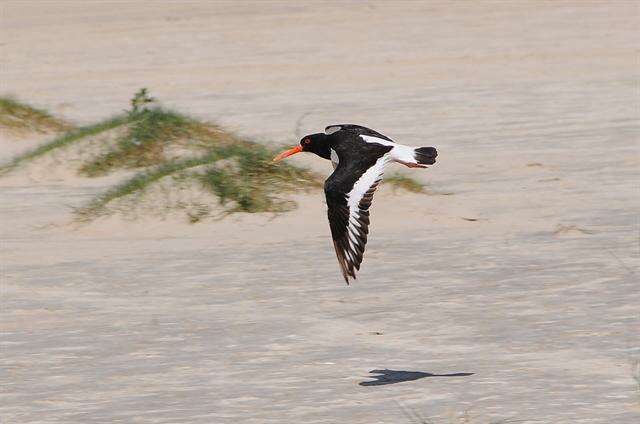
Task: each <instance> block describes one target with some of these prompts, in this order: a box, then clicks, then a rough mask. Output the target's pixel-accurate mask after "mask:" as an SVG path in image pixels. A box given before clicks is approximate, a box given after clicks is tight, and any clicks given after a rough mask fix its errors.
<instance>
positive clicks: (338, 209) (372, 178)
mask: <svg viewBox="0 0 640 424" xmlns="http://www.w3.org/2000/svg"><path fill="white" fill-rule="evenodd" d="M381 147H382V146H381ZM387 151H388V149H383V150H382V151H381V152H380V153H381V154H380V155H379V156H377V157H371V156H369V159H368V161H369V162H367V159H362V156H361V157H360V158H361V159H357V158H355V157H350V158H342V157H341V158H340V162H339V164H338V167H337V168H336V169H335V170H334V172H333V174H331V176H330V177H329V178H327V181H326V182H325V184H324V192H325V195H326V198H327V207H328V211H327V214H328V217H329V226H330V227H331V237H332V238H333V245H334V247H335V249H336V255H337V256H338V263H339V264H340V268H341V269H342V275H343V277H344V279H345V281H346V282H347V284H349V278H350V277H351V278H354V279H355V278H356V270H359V269H360V263H361V262H362V256H363V254H364V247H365V244H366V243H367V234H368V233H369V207H370V206H371V202H372V200H373V193H374V192H375V191H376V188H377V187H378V184H380V181H381V180H382V175H383V173H384V167H385V165H386V164H387V162H388V161H389V155H388V154H386V152H387ZM345 159H346V160H345Z"/></svg>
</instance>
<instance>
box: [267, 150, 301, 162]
mask: <svg viewBox="0 0 640 424" xmlns="http://www.w3.org/2000/svg"><path fill="white" fill-rule="evenodd" d="M301 151H302V146H296V147H294V148H292V149H289V150H285V151H284V152H282V153H280V154H279V155H278V156H276V157H275V158H273V162H278V161H280V160H282V159H284V158H286V157H288V156H291V155H295V154H296V153H300V152H301Z"/></svg>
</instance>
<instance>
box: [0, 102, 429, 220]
mask: <svg viewBox="0 0 640 424" xmlns="http://www.w3.org/2000/svg"><path fill="white" fill-rule="evenodd" d="M39 113H41V114H42V116H49V117H50V116H51V115H49V114H47V113H46V112H44V111H40V112H39ZM51 119H53V120H55V118H51ZM65 128H66V127H65ZM97 136H100V137H101V138H100V139H99V143H97V146H98V147H97V149H94V150H93V151H92V153H91V154H89V155H88V156H87V155H84V156H83V158H82V160H81V161H80V164H79V167H78V169H77V171H78V174H79V175H80V176H83V177H88V178H94V177H101V176H106V175H110V174H112V173H114V172H117V171H119V172H124V177H123V180H122V181H121V182H119V183H117V184H116V185H114V186H112V187H110V188H108V189H106V190H105V191H104V192H102V193H99V194H97V195H96V196H95V197H94V198H93V199H91V200H90V201H89V202H88V203H87V204H85V205H83V206H81V207H79V208H76V209H75V210H74V211H75V215H76V218H77V219H78V220H80V221H90V220H92V219H94V218H96V217H99V216H105V215H110V214H112V213H115V212H122V211H123V210H125V211H126V210H127V209H133V208H135V207H136V206H137V205H138V204H139V203H140V202H145V193H147V192H148V191H150V189H151V188H152V187H153V186H154V185H156V184H159V183H160V182H162V181H164V182H166V181H167V180H169V181H170V182H173V183H175V184H173V186H172V187H173V188H175V190H181V189H183V188H185V187H191V188H193V187H196V188H197V189H198V190H204V191H205V192H207V193H209V194H211V195H212V198H211V199H212V201H211V202H210V203H214V204H215V205H211V204H207V202H206V201H200V200H199V201H198V204H197V205H196V206H197V207H195V208H193V207H191V208H186V207H184V205H183V204H182V203H180V202H178V203H177V204H168V203H167V204H165V205H162V204H158V205H154V209H155V210H162V211H166V210H170V209H176V208H183V209H188V210H187V215H188V217H189V220H190V221H191V222H197V221H200V220H201V219H203V218H205V217H207V216H210V215H212V214H213V213H212V211H213V210H217V212H216V213H215V214H213V215H218V216H224V215H226V214H229V213H234V212H249V213H255V212H285V211H288V210H291V209H293V208H295V207H296V204H295V202H293V201H291V200H289V199H287V198H283V197H282V196H283V195H286V194H287V193H293V192H296V191H300V190H308V189H313V188H320V187H322V183H323V182H322V178H321V177H320V176H319V175H317V174H315V173H313V172H311V171H309V170H307V169H304V168H301V167H298V166H295V165H292V164H291V163H286V162H285V163H283V162H280V163H277V164H274V163H273V162H272V158H273V157H274V156H275V155H276V154H277V153H278V152H279V151H280V149H279V148H278V149H272V148H269V147H267V146H265V145H263V144H260V143H257V142H254V141H251V140H247V139H245V138H242V137H239V136H237V135H235V134H233V133H231V132H228V131H226V130H224V129H222V128H220V127H219V126H217V125H215V124H212V123H209V122H202V121H200V120H197V119H194V118H192V117H189V116H186V115H183V114H181V113H178V112H175V111H172V110H167V109H164V108H162V107H159V106H158V105H157V104H156V101H155V99H153V98H152V97H150V96H149V94H148V93H147V90H146V89H141V90H140V91H138V92H137V93H136V94H135V95H134V96H133V98H132V99H131V108H130V110H128V111H127V112H126V113H123V114H121V115H117V116H114V117H111V118H109V119H106V120H104V121H100V122H97V123H95V124H91V125H87V126H82V127H77V128H70V127H69V129H68V131H66V132H64V133H63V134H61V135H59V136H58V137H56V138H54V139H53V140H51V141H50V142H48V143H45V144H42V145H40V146H39V147H37V148H35V149H34V150H31V151H28V152H26V153H24V154H22V155H20V156H18V157H16V158H14V159H13V160H12V161H10V162H9V163H7V164H5V165H4V166H2V167H0V174H3V173H7V172H10V171H12V170H14V169H16V168H18V167H20V166H21V165H23V164H26V163H28V162H31V161H34V160H36V159H38V158H40V157H43V156H46V155H48V154H50V153H52V152H54V151H64V149H67V148H72V147H73V146H79V145H82V144H83V143H84V144H87V143H90V142H91V140H92V139H95V138H96V137H97ZM69 163H71V162H69ZM387 183H388V184H390V185H392V186H393V187H394V188H400V189H404V190H407V191H411V192H417V193H419V192H423V185H422V184H420V183H419V182H417V181H415V180H413V179H411V178H408V177H404V176H400V175H396V176H391V177H390V178H388V179H387ZM126 199H129V200H131V199H133V200H134V201H133V202H131V201H129V202H127V201H126ZM154 202H158V199H154ZM160 202H161V203H162V200H160ZM165 203H166V202H165ZM155 206H157V207H155ZM214 206H216V207H214Z"/></svg>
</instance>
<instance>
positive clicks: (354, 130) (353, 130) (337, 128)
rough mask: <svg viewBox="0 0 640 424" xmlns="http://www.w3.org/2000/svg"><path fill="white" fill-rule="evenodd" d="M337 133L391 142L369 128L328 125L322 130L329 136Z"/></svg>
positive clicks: (354, 125)
mask: <svg viewBox="0 0 640 424" xmlns="http://www.w3.org/2000/svg"><path fill="white" fill-rule="evenodd" d="M338 131H347V132H350V133H352V134H356V135H369V136H372V137H378V138H381V139H383V140H387V141H393V140H391V139H390V138H389V137H387V136H386V135H383V134H380V133H379V132H378V131H375V130H372V129H371V128H367V127H363V126H362V125H356V124H334V125H329V126H328V127H326V128H325V129H324V132H325V134H327V135H331V134H333V133H336V132H338Z"/></svg>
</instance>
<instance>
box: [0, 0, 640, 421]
mask: <svg viewBox="0 0 640 424" xmlns="http://www.w3.org/2000/svg"><path fill="white" fill-rule="evenodd" d="M0 12H1V14H0V19H1V25H0V62H1V63H2V65H1V67H0V77H1V78H0V80H1V82H0V88H1V89H0V93H1V94H10V95H15V96H17V97H18V98H20V99H23V100H25V101H28V102H30V103H33V104H34V105H36V106H39V107H42V108H46V109H47V110H49V111H51V112H52V113H55V114H57V115H59V116H61V117H64V118H65V119H68V120H70V121H71V122H74V123H76V124H79V125H82V124H86V123H89V122H93V121H95V120H97V119H104V118H107V117H109V116H111V115H114V114H117V113H119V112H121V111H122V110H123V109H124V108H125V107H127V105H128V101H129V99H130V98H131V95H132V93H134V92H135V91H136V90H138V89H139V88H141V87H147V88H149V90H150V92H151V93H153V95H154V96H156V97H157V98H158V99H160V101H161V102H162V104H163V105H165V106H167V107H173V108H176V109H178V110H181V111H185V112H187V113H189V114H192V115H193V116H196V117H198V118H200V119H205V120H210V121H213V122H216V123H219V124H220V125H222V126H224V127H225V128H227V129H229V130H232V131H235V132H237V133H239V134H241V135H243V136H246V137H251V138H252V139H255V140H258V141H260V142H262V143H265V144H270V145H271V144H282V143H291V144H292V145H293V144H295V143H297V141H298V139H299V136H300V134H307V133H313V132H319V131H322V129H323V128H324V127H325V126H326V125H329V124H335V123H343V122H352V123H358V124H361V125H365V126H368V127H371V128H374V129H376V130H378V131H380V132H382V133H384V134H385V135H387V136H389V137H391V138H393V139H394V140H396V141H398V142H401V143H404V144H408V145H412V146H436V147H437V148H438V151H439V157H438V163H437V164H436V165H435V166H433V167H431V168H429V169H428V170H410V175H411V176H413V177H415V178H417V179H419V180H420V181H422V182H424V183H425V184H427V187H428V188H429V191H428V194H403V193H400V192H393V190H391V189H390V188H389V187H384V185H383V186H382V188H381V190H379V192H378V193H377V194H376V198H375V200H374V204H373V206H372V210H371V214H372V216H371V221H372V226H371V234H370V237H369V242H368V244H367V252H366V255H365V259H364V262H363V266H362V270H361V272H360V273H359V275H358V279H357V280H356V281H355V282H354V283H353V284H352V285H350V286H346V285H345V284H344V282H343V281H342V279H341V276H340V271H339V268H338V264H337V262H336V258H335V253H334V250H333V246H332V244H331V238H330V232H329V226H328V223H327V219H326V205H325V204H324V194H323V193H322V191H321V190H315V191H314V190H312V191H309V192H308V193H306V194H297V195H296V196H295V199H296V201H297V202H298V205H299V207H298V208H297V209H296V210H294V211H292V212H289V213H283V214H278V215H273V214H234V215H232V216H230V217H228V218H225V219H224V220H209V221H204V222H201V223H198V224H189V223H188V222H186V221H185V220H184V218H182V217H177V216H176V217H173V216H168V217H166V218H165V219H159V218H155V217H148V218H147V219H139V220H137V221H132V220H128V219H125V218H123V217H118V216H115V217H108V218H103V219H99V220H97V221H95V222H92V223H90V224H86V225H76V224H73V223H71V218H72V216H71V210H72V208H73V207H77V206H79V205H82V204H84V203H85V202H86V201H87V200H88V199H90V198H91V197H92V196H94V195H95V194H96V193H98V192H100V191H102V190H104V188H105V187H107V186H108V185H109V184H112V183H113V181H114V178H115V179H117V176H116V177H113V176H111V177H104V178H95V179H88V178H81V177H79V176H76V175H74V174H73V173H72V172H69V170H68V169H66V168H65V166H64V162H62V163H61V164H58V165H57V167H56V168H55V169H53V168H40V169H38V168H37V167H36V166H33V167H27V168H25V169H17V170H15V171H13V172H12V173H11V174H9V175H5V176H2V177H0V222H1V225H0V240H1V243H0V268H1V275H0V278H1V287H0V289H1V304H2V308H1V311H0V317H1V323H0V324H1V326H0V328H1V330H2V337H1V340H0V342H1V355H0V361H1V367H0V369H1V371H0V383H1V387H2V393H1V397H0V399H1V400H0V417H1V418H0V421H1V422H2V423H7V424H17V423H225V424H226V423H256V424H258V423H293V422H296V423H354V424H356V423H363V424H364V423H367V424H370V423H411V422H412V420H413V421H414V422H420V421H416V417H417V416H419V417H422V418H423V421H424V422H429V423H431V422H432V423H434V424H440V423H446V424H450V423H471V424H477V423H483V424H486V423H498V422H518V423H531V424H533V423H550V424H561V423H566V424H577V423H585V424H586V423H589V424H591V423H602V424H605V423H617V424H618V423H620V424H635V423H637V422H640V369H638V368H637V367H638V365H637V364H638V363H640V337H639V336H638V335H639V334H640V283H638V281H639V277H638V272H639V268H638V267H639V265H640V254H639V253H640V252H639V242H638V235H639V231H640V226H639V221H638V216H639V212H640V196H639V194H640V193H639V187H640V185H639V183H640V141H639V134H640V119H639V118H640V91H639V87H640V86H639V71H640V61H639V58H640V54H639V51H638V45H639V44H638V43H639V41H640V35H639V32H638V30H637V25H638V22H639V21H640V7H639V6H638V3H637V2H633V1H607V2H605V1H601V2H599V1H588V2H587V1H585V2H524V1H523V2H517V1H513V2H474V3H470V2H442V1H433V2H426V1H425V2H417V1H416V2H400V1H398V2H391V1H389V2H334V1H331V2H311V1H309V2H276V1H255V2H223V1H218V2H207V1H188V2H171V1H156V2H106V1H104V2H79V1H78V2H73V1H58V2H53V1H51V2H30V1H4V2H3V3H2V4H1V5H0ZM47 139H49V138H48V136H47V135H42V134H34V135H32V136H30V137H24V136H23V137H17V136H15V135H12V134H8V133H2V134H1V137H0V161H2V162H4V161H8V160H9V159H11V158H12V157H13V156H15V155H16V154H17V153H19V152H22V151H25V150H26V149H28V148H31V147H33V146H36V145H38V144H39V143H43V142H45V141H46V140H47ZM289 160H291V161H294V162H295V163H297V164H300V165H304V166H307V167H310V168H311V169H314V170H316V171H317V172H319V173H321V174H322V175H327V176H328V175H329V174H330V172H331V166H330V164H329V163H328V162H325V161H322V160H320V159H319V158H317V157H314V156H312V155H306V156H305V155H298V156H296V157H295V158H291V159H289ZM394 166H396V167H397V169H396V168H394V169H393V170H394V171H395V170H397V171H401V172H407V171H405V170H404V169H400V168H401V167H400V166H399V165H394ZM374 370H376V372H372V371H374ZM376 375H378V376H381V377H379V378H378V379H375V378H374V376H376ZM634 376H635V378H634ZM412 417H413V418H412ZM427 420H429V421H427ZM510 420H511V421H510Z"/></svg>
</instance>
